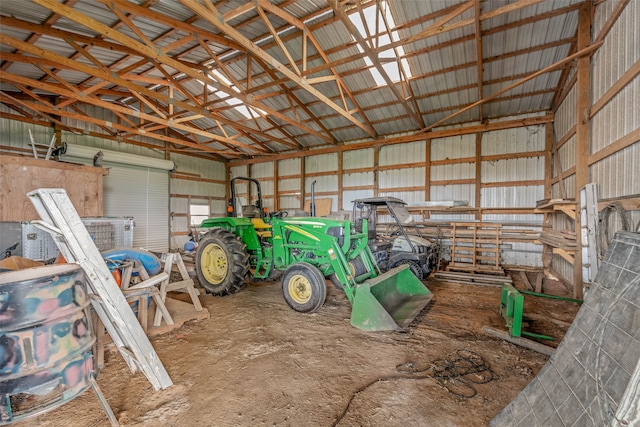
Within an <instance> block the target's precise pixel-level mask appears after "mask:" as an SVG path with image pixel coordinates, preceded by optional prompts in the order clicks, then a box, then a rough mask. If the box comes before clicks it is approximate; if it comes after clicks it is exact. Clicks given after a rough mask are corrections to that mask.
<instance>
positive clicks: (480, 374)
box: [333, 349, 499, 427]
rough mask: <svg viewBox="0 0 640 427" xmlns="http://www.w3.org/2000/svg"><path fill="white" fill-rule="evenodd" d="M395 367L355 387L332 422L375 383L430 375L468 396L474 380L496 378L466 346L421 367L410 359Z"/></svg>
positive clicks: (472, 391)
mask: <svg viewBox="0 0 640 427" xmlns="http://www.w3.org/2000/svg"><path fill="white" fill-rule="evenodd" d="M396 371H397V372H399V373H400V374H401V375H391V376H388V377H381V378H377V379H376V380H374V381H371V382H370V383H368V384H367V385H365V386H364V387H361V388H359V389H358V390H356V391H355V392H354V393H353V394H352V395H351V398H350V399H349V401H348V402H347V406H346V407H345V408H344V410H343V411H342V413H341V414H340V416H339V417H338V418H337V419H336V420H335V421H334V422H333V427H335V426H337V425H338V424H339V423H340V421H342V420H343V419H344V417H345V416H346V415H347V413H348V412H349V408H350V406H351V403H353V400H354V399H355V398H356V396H358V395H359V394H361V393H363V392H364V391H365V390H367V389H368V388H369V387H371V386H372V385H374V384H377V383H382V382H389V381H398V380H400V381H418V380H424V379H427V378H431V379H435V380H436V381H437V382H438V384H440V386H441V387H444V388H445V389H446V390H447V391H448V392H449V393H450V394H452V395H453V396H454V397H456V398H458V399H470V398H472V397H474V396H475V395H476V394H477V391H476V389H475V387H474V386H473V384H485V383H488V382H490V381H493V380H497V379H498V378H499V377H498V375H496V373H495V372H493V371H492V370H491V367H490V366H489V364H488V363H487V362H486V361H485V360H484V359H483V358H482V356H480V355H479V354H478V353H476V352H474V351H471V350H467V349H459V350H457V351H456V353H455V357H453V358H450V359H437V360H434V361H433V362H431V364H430V365H429V366H428V367H426V368H424V369H418V368H416V364H415V363H414V362H412V361H409V362H405V363H402V364H400V365H398V366H396Z"/></svg>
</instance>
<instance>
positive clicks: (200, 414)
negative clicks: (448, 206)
mask: <svg viewBox="0 0 640 427" xmlns="http://www.w3.org/2000/svg"><path fill="white" fill-rule="evenodd" d="M328 283H329V282H328ZM425 284H426V285H427V287H428V288H429V289H430V290H431V291H432V292H433V293H434V298H433V300H432V302H431V303H430V304H429V305H428V306H427V308H426V309H425V310H424V311H423V312H422V313H421V314H420V315H419V316H418V317H417V318H416V320H415V321H414V322H413V323H412V325H411V326H410V327H409V328H408V330H407V331H406V332H364V331H361V330H359V329H356V328H353V327H351V326H350V324H349V314H350V305H349V302H348V301H347V299H346V297H345V295H344V293H342V292H341V291H339V290H337V289H335V288H333V287H332V286H331V285H330V284H329V285H328V287H329V292H328V295H327V301H326V303H325V305H324V306H323V307H322V308H321V309H320V310H319V311H318V312H316V313H313V314H301V313H297V312H295V311H293V310H291V309H290V308H289V307H288V306H287V305H286V303H285V302H284V299H283V297H282V293H281V291H280V285H279V283H277V282H265V283H256V284H253V283H252V284H248V285H247V286H246V287H245V288H244V289H242V290H241V291H240V292H239V293H237V294H235V295H231V296H228V297H224V298H214V297H211V296H208V295H207V296H201V300H202V302H203V305H204V306H206V307H207V308H208V309H209V311H210V313H211V317H210V318H209V319H208V320H204V321H198V322H192V323H189V324H186V325H185V326H183V327H182V328H180V329H177V330H174V331H172V332H170V333H167V334H165V335H163V336H160V337H158V338H155V339H152V343H153V345H154V347H155V349H156V351H157V353H158V355H159V357H160V359H161V360H162V362H163V363H164V365H165V367H166V369H167V371H168V373H169V375H170V376H171V378H172V380H173V382H174V386H173V387H170V388H168V389H167V390H161V391H158V392H154V391H153V388H152V387H151V385H150V384H149V382H148V381H147V380H146V378H145V377H144V376H143V375H142V374H140V373H136V374H132V373H131V372H130V371H129V369H128V368H127V366H126V364H125V363H124V361H123V359H122V357H121V356H120V354H119V353H118V352H117V351H111V352H108V353H107V363H106V367H105V368H104V369H103V370H102V371H101V372H100V374H99V376H98V384H99V385H100V387H101V388H102V391H103V393H104V394H105V396H106V397H107V399H108V402H109V405H110V406H111V409H112V410H113V411H114V413H115V414H116V417H117V418H118V419H119V421H120V423H121V424H122V425H124V426H165V427H170V426H189V427H196V426H335V425H338V426H342V427H346V426H403V427H409V426H424V425H430V426H485V425H487V424H488V422H489V420H491V418H493V417H494V416H495V415H496V414H497V413H498V412H499V411H501V410H502V408H503V407H504V406H506V405H507V404H508V403H509V402H510V401H511V400H512V399H513V398H514V397H515V396H516V395H517V394H518V393H519V392H520V391H521V390H522V389H523V388H524V387H525V386H526V385H527V384H528V383H529V382H530V381H531V379H532V378H533V377H534V376H535V375H536V373H537V372H538V371H539V370H540V368H541V367H542V366H543V365H544V363H545V362H546V360H547V357H546V356H543V355H541V354H539V353H536V352H534V351H532V350H527V349H524V348H521V347H517V346H515V345H513V344H509V343H506V342H503V341H501V340H498V339H495V338H491V337H489V336H486V335H484V334H483V333H482V327H483V326H485V325H488V326H493V327H495V328H501V329H504V328H505V327H504V323H503V320H502V318H501V317H500V316H499V314H498V306H499V301H500V288H496V287H489V286H476V285H457V284H450V283H443V282H437V281H433V280H428V281H426V282H425ZM528 304H529V305H528V306H526V307H525V312H527V310H532V311H531V315H532V319H533V320H531V322H529V323H527V325H526V326H527V327H533V328H534V329H537V330H538V331H539V330H540V328H541V326H542V327H543V329H544V332H546V333H547V334H549V335H553V336H556V337H558V338H561V337H562V335H563V334H564V332H565V331H566V327H567V326H568V325H569V324H570V323H571V321H572V319H573V316H575V313H576V312H577V308H578V307H577V305H576V304H572V303H566V302H561V301H549V302H546V301H545V302H544V303H534V304H531V303H528ZM527 314H528V313H527ZM548 319H552V321H549V320H548ZM543 322H546V323H543ZM550 329H552V330H550ZM470 369H471V370H475V372H470V371H469V370H470ZM456 372H458V373H460V372H462V373H463V374H466V375H465V376H464V377H462V378H460V377H457V376H456V375H455V373H456ZM468 372H470V373H468ZM15 425H16V426H20V427H23V426H30V425H33V426H35V425H38V426H60V425H64V426H69V427H73V426H82V427H86V426H108V425H109V422H108V420H107V418H106V415H105V414H104V412H103V411H102V409H101V407H100V405H99V403H98V400H97V399H96V397H95V395H94V394H93V392H92V391H90V390H89V391H86V392H85V393H84V394H83V395H81V396H80V397H78V398H76V399H74V400H73V401H71V402H69V403H67V404H65V405H64V406H61V407H59V408H56V409H54V410H52V411H50V412H48V413H45V414H42V415H40V416H38V417H37V418H33V419H31V420H28V421H24V422H22V423H16V424H15Z"/></svg>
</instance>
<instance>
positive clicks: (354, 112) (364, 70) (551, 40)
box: [0, 0, 636, 158]
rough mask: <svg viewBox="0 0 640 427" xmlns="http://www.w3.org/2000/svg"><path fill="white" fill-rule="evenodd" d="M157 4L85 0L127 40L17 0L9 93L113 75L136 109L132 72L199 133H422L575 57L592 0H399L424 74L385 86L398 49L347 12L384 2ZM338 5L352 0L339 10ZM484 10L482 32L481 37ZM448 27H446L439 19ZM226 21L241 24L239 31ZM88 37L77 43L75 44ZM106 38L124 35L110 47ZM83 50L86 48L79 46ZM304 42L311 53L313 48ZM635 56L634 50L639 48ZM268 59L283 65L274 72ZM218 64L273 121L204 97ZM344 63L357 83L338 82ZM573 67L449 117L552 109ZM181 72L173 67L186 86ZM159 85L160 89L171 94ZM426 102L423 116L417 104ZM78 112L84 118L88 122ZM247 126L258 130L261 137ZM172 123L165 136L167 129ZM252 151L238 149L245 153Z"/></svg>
mask: <svg viewBox="0 0 640 427" xmlns="http://www.w3.org/2000/svg"><path fill="white" fill-rule="evenodd" d="M151 3H152V5H151V6H149V7H148V8H147V9H144V8H141V7H142V6H141V5H142V4H144V2H142V1H136V2H121V1H119V0H114V1H113V2H109V3H108V6H106V5H105V3H102V2H95V1H90V0H79V1H77V2H75V3H74V4H73V6H72V9H73V11H74V12H75V13H79V14H81V16H84V17H86V18H87V19H88V18H90V19H91V20H94V21H95V22H98V23H100V24H102V25H105V26H106V27H108V28H109V29H110V31H113V30H115V31H117V33H118V34H119V35H121V36H125V37H126V38H124V39H121V40H120V41H118V42H116V41H115V39H117V38H118V37H115V36H113V35H112V34H111V35H109V34H106V32H105V31H104V28H103V27H100V25H88V24H86V23H87V22H89V21H88V20H87V19H79V18H76V17H74V16H72V15H69V16H67V13H66V12H65V10H64V9H62V7H63V6H62V5H61V6H59V8H58V7H53V6H52V7H53V10H49V9H47V8H45V7H42V6H39V5H37V4H35V3H33V2H32V1H25V0H3V1H2V8H0V14H1V16H2V17H3V25H2V27H1V28H0V31H1V33H2V35H3V36H8V37H10V38H13V39H15V40H17V41H18V42H16V41H12V40H11V39H7V42H6V43H2V44H0V51H2V52H4V53H5V55H9V54H11V56H7V61H8V65H5V68H4V70H5V71H6V73H8V74H6V78H5V79H3V81H2V83H1V86H0V87H1V88H2V90H4V91H15V90H16V89H15V88H16V83H15V81H20V83H19V84H23V85H24V84H25V82H24V80H21V79H24V78H26V79H29V81H31V82H32V84H26V86H31V87H32V88H33V90H34V91H35V92H41V93H47V92H50V93H53V94H55V93H56V90H57V89H56V88H57V87H60V88H64V89H65V90H68V88H65V87H64V85H60V84H59V82H58V81H57V80H56V78H54V77H52V76H48V75H47V72H50V73H55V74H56V75H57V76H56V77H57V78H58V79H60V80H63V81H65V82H68V83H70V84H72V85H82V86H81V87H79V88H78V99H77V100H75V102H76V103H80V104H82V103H86V102H87V99H86V98H83V97H82V96H80V94H81V93H83V91H86V90H87V89H89V88H91V87H95V85H96V84H100V83H101V82H102V78H107V79H108V81H107V82H102V84H101V86H100V87H99V89H97V90H95V92H94V94H93V95H94V96H96V97H98V98H99V99H102V100H106V101H108V102H114V101H116V100H120V101H122V100H124V101H125V103H124V105H131V106H133V105H134V104H135V105H140V101H139V100H138V99H137V96H134V95H133V94H131V91H132V90H135V89H134V88H135V87H134V86H130V85H129V86H126V85H125V86H123V85H122V84H121V82H122V80H119V79H122V78H124V79H127V80H129V83H130V84H135V85H138V86H139V87H140V89H139V90H135V91H136V92H139V95H140V94H143V95H141V96H144V97H145V98H146V99H147V100H148V101H149V102H150V103H151V104H153V105H155V106H157V108H159V109H160V110H162V111H164V113H163V115H164V116H165V117H166V118H162V116H161V115H160V114H157V112H155V111H153V110H152V109H151V108H147V110H146V112H147V113H148V114H157V115H158V117H157V120H159V121H160V122H162V121H163V120H168V116H169V115H170V114H169V102H168V101H167V99H166V97H167V95H168V93H169V87H170V86H171V90H172V93H173V99H174V100H175V101H178V102H182V103H184V104H181V105H182V106H181V107H180V108H178V107H176V106H174V107H173V110H172V111H173V114H174V115H175V114H177V117H181V118H184V117H187V116H188V115H196V114H199V115H202V116H204V117H202V118H195V119H194V120H190V121H185V122H184V125H185V126H195V128H194V131H196V132H195V133H197V130H198V129H213V128H215V127H216V124H215V119H216V118H219V116H216V114H219V115H222V116H224V117H226V120H227V121H228V122H229V123H228V124H226V125H225V127H227V128H228V129H227V132H228V134H229V135H234V136H235V138H237V139H236V140H237V141H238V142H239V143H241V144H247V145H254V144H256V143H266V144H267V145H268V146H269V147H270V148H271V149H273V150H276V151H288V150H290V149H292V146H291V140H292V139H295V140H297V142H299V143H300V144H301V145H302V146H304V147H312V146H321V145H326V144H331V143H333V141H340V142H348V141H352V140H363V139H367V138H369V139H370V138H372V137H373V136H374V135H375V136H385V135H392V134H398V133H407V132H416V131H419V130H420V129H421V127H423V126H429V125H431V124H433V123H435V122H437V121H439V120H441V119H443V118H445V117H447V116H448V115H450V114H452V113H456V112H457V111H460V110H461V109H462V108H464V107H466V106H467V105H469V104H471V103H473V102H476V101H478V100H479V99H480V97H481V96H483V97H487V96H490V95H491V94H493V93H496V92H497V91H499V90H501V89H504V88H506V87H508V86H509V85H512V84H515V83H517V82H518V81H519V80H520V79H522V78H523V77H525V76H526V75H529V74H531V73H533V72H536V71H538V70H540V69H543V68H545V67H548V66H549V65H551V64H553V63H555V62H557V61H559V60H561V59H563V58H565V57H566V56H567V55H569V54H570V46H571V44H572V42H574V41H575V36H576V29H577V19H578V18H577V15H578V14H577V8H578V6H579V5H580V4H581V3H582V0H566V1H561V2H559V1H554V0H544V1H541V2H538V3H536V4H534V5H531V6H527V7H521V8H517V3H509V2H505V1H504V0H484V1H482V2H481V12H480V13H481V14H480V16H479V17H476V16H475V14H476V10H475V7H472V6H471V7H466V8H464V11H462V12H461V13H459V14H458V15H457V16H453V17H452V19H450V20H448V21H447V22H444V23H443V22H440V21H441V20H442V19H443V17H444V16H445V15H446V14H451V13H453V12H454V11H455V10H461V7H463V6H464V5H465V2H464V1H463V0H449V1H400V2H396V1H389V2H388V7H389V8H390V12H391V15H392V18H393V20H394V26H393V28H390V29H389V31H390V32H391V33H393V34H396V33H397V34H398V36H399V41H398V42H397V43H396V46H402V47H403V49H404V55H405V56H404V57H405V58H406V60H407V61H408V64H409V69H410V72H411V77H410V78H409V81H408V84H409V86H407V82H405V83H396V84H394V86H395V89H394V90H392V88H390V87H389V86H387V85H386V84H382V85H379V83H376V79H375V78H374V73H376V72H377V71H376V67H375V65H374V62H372V61H376V60H378V59H380V58H383V55H382V54H381V51H383V50H386V49H387V48H385V47H378V48H377V47H375V43H376V42H375V41H374V43H373V44H372V45H371V46H373V49H374V51H375V55H374V56H372V57H368V53H367V52H364V53H363V49H362V47H358V43H357V42H356V41H355V40H356V39H357V38H360V37H361V36H362V35H360V36H358V37H356V36H357V35H355V34H351V33H350V30H349V28H348V27H349V26H350V25H351V24H349V25H347V22H343V21H342V18H341V17H342V13H343V12H344V13H346V14H349V13H357V9H358V7H362V8H366V7H369V6H371V5H380V6H383V5H385V4H386V3H385V2H382V1H376V2H374V1H363V2H357V3H356V4H351V3H347V4H342V5H340V6H336V5H335V3H334V2H328V1H326V0H313V1H310V0H290V1H286V2H285V1H281V2H270V3H269V4H270V5H271V6H269V5H267V4H264V5H261V4H260V3H259V2H256V3H251V4H249V3H247V2H245V1H243V0H232V1H224V2H218V3H216V4H215V7H217V8H218V14H215V13H212V14H208V12H207V13H204V12H203V15H202V16H200V15H198V14H197V13H196V12H195V11H194V10H195V9H194V10H192V9H191V8H189V7H187V6H185V5H183V4H182V3H181V2H179V1H172V0H159V1H155V2H151ZM273 5H275V6H277V7H280V8H281V10H282V11H283V12H284V14H285V15H281V14H274V13H271V12H270V11H269V8H270V7H272V6H273ZM506 5H510V6H511V7H515V10H512V11H510V12H508V13H498V14H497V15H496V16H494V17H491V18H486V16H485V15H486V14H487V13H489V12H491V13H495V12H496V11H500V10H501V9H500V8H502V7H504V6H506ZM257 7H263V10H264V14H265V15H266V16H267V20H268V23H267V22H265V21H263V19H262V17H261V15H260V14H259V13H258V10H257V9H256V8H257ZM333 7H340V8H341V9H335V10H334V9H332V8H333ZM632 7H636V6H632ZM112 8H113V9H115V10H117V11H118V12H119V13H121V14H123V15H125V16H128V19H129V20H130V21H131V23H132V25H134V26H135V28H130V27H129V24H128V23H127V22H121V21H120V19H119V17H118V15H117V14H116V13H114V11H113V10H111V9H112ZM599 9H602V10H603V8H599ZM609 9H611V7H609ZM602 13H603V12H601V13H600V15H602ZM287 14H289V15H290V16H289V17H287V16H286V15H287ZM225 15H226V16H227V17H228V21H227V22H225V23H224V24H222V25H221V24H219V23H218V24H216V23H214V22H213V21H215V20H216V19H218V18H220V17H224V16H225ZM600 15H598V17H597V23H596V25H600V26H601V25H602V21H603V20H604V18H603V17H601V16H600ZM476 18H478V19H479V22H480V27H481V30H482V32H481V33H480V34H478V35H476V25H475V21H476ZM622 19H632V18H624V17H623V18H622ZM299 22H302V23H303V25H305V31H306V33H303V32H302V31H301V30H300V29H299V28H297V27H296V25H298V23H299ZM32 24H36V25H35V26H33V25H32ZM267 24H268V25H267ZM436 24H438V25H439V27H437V28H436V27H435V25H436ZM224 25H229V26H230V27H228V28H229V29H228V30H227V29H226V28H225V27H224ZM269 26H271V27H273V28H274V29H275V31H276V32H277V34H278V38H279V39H280V41H281V42H282V43H283V45H284V46H285V49H286V52H285V51H283V50H282V48H281V46H280V45H279V43H276V40H275V38H274V36H273V35H272V34H271V32H270V29H269ZM450 27H451V28H453V27H455V28H454V29H449V28H450ZM57 30H60V31H64V32H66V33H64V34H66V35H64V36H63V35H62V34H63V33H56V31H57ZM140 33H141V34H144V37H143V38H144V39H148V40H150V41H151V42H150V43H151V45H149V43H148V42H147V41H146V40H143V38H141V37H140V36H139V34H140ZM237 34H240V35H241V36H240V37H238V36H237ZM305 34H306V35H308V34H311V35H312V36H313V38H314V39H315V40H316V41H317V43H318V46H317V47H316V46H314V43H313V42H312V40H311V39H309V38H306V37H305ZM87 37H89V38H87ZM74 38H75V40H74V43H75V44H72V43H69V42H68V40H70V39H74ZM476 38H479V40H480V41H481V43H482V51H483V55H482V58H478V53H477V52H476ZM612 39H613V38H612ZM375 40H377V38H376V39H375ZM21 41H28V43H29V44H30V45H34V46H37V47H38V48H40V49H41V50H40V51H36V50H33V51H28V50H29V49H26V50H27V51H26V52H25V49H23V48H21V46H22V45H19V42H21ZM105 41H109V42H110V43H111V44H110V45H107V44H105ZM200 42H204V43H206V45H207V46H208V47H209V48H210V49H211V51H213V52H214V53H215V55H217V56H218V58H219V60H220V61H222V63H223V64H224V65H223V66H222V67H221V66H220V65H219V64H218V63H216V61H214V59H213V58H211V55H210V54H209V52H208V51H207V50H206V49H203V47H202V46H201V45H200ZM78 46H81V47H82V48H83V51H78V49H77V47H78ZM304 46H306V51H303V49H304ZM371 46H370V47H369V48H371ZM625 46H626V48H625V49H627V50H629V49H630V48H629V44H626V45H625ZM365 47H366V46H365ZM369 48H368V49H369ZM318 49H321V51H319V50H318ZM376 49H377V51H376ZM164 50H168V51H167V52H164ZM305 52H306V57H304V54H305ZM628 54H629V55H628V56H632V57H633V56H634V53H633V52H632V51H630V52H628ZM55 55H58V56H59V57H64V58H69V59H73V60H74V61H76V62H77V63H78V64H82V65H84V66H85V67H90V68H93V69H95V72H91V73H87V72H84V71H81V70H80V69H75V67H72V66H70V65H69V64H66V65H65V64H62V63H58V60H59V57H56V56H55ZM33 56H35V57H37V58H38V60H39V61H40V63H41V64H43V65H41V67H44V69H38V68H37V67H35V66H33V65H30V64H29V63H28V61H29V57H33ZM290 57H291V58H293V60H294V61H295V62H296V66H295V67H293V66H292V65H291V64H290V60H289V58H290ZM621 57H624V55H623V56H621ZM149 58H153V59H154V61H155V62H152V61H149ZM324 58H329V61H330V63H329V64H327V62H326V61H325V59H324ZM479 60H481V61H482V83H481V84H479V82H478V73H479V70H478V64H479V62H480V61H479ZM47 61H48V62H47ZM382 61H383V62H384V59H383V60H382ZM98 64H101V66H104V67H110V68H111V72H112V73H111V75H110V77H104V75H103V74H100V72H101V71H103V70H104V69H103V68H101V67H100V66H98ZM372 64H373V65H372ZM249 67H250V68H249ZM265 68H269V72H268V73H267V72H265ZM601 68H602V67H601ZM622 68H625V67H622ZM622 68H621V69H622ZM207 69H208V70H213V69H219V71H220V72H221V73H222V74H226V72H227V71H228V72H230V73H231V75H232V76H233V79H235V81H237V82H238V86H237V89H238V98H241V99H242V100H244V101H246V102H249V103H250V104H252V105H253V106H254V107H256V108H265V109H269V111H270V116H271V117H270V121H267V120H265V119H264V118H256V119H250V118H249V119H247V118H246V117H245V116H243V115H242V114H241V113H239V112H238V111H236V110H235V109H234V108H231V107H229V106H225V105H220V104H216V103H214V104H210V105H205V98H206V99H207V102H208V101H211V99H210V98H211V97H210V96H208V94H207V97H205V96H204V93H203V92H204V91H205V89H204V87H203V85H202V84H200V83H197V82H196V80H195V79H196V78H197V79H199V77H197V76H198V75H199V73H201V72H202V71H203V70H207ZM248 69H250V72H248ZM332 69H333V70H335V73H337V79H338V80H341V81H342V82H344V86H342V85H340V86H338V84H337V80H336V76H334V71H332ZM123 71H124V74H123ZM569 72H572V71H571V70H570V71H569ZM114 73H119V74H117V75H116V74H114ZM560 74H561V71H559V70H557V71H553V72H551V73H548V74H544V75H542V76H540V77H539V78H536V79H534V80H532V81H530V82H528V83H526V84H524V85H520V86H517V87H516V88H514V89H513V90H511V91H509V92H507V93H505V94H504V95H501V96H500V97H499V98H498V99H496V100H494V101H491V102H488V103H486V104H485V105H484V106H483V107H482V108H479V107H476V108H473V109H470V110H468V111H466V112H463V113H461V114H459V115H457V116H456V117H454V118H451V119H450V120H448V121H447V123H445V124H446V125H451V124H460V123H471V122H475V121H479V120H486V119H489V118H494V117H504V116H509V115H514V114H518V113H527V112H538V111H545V110H549V109H550V108H551V103H552V102H553V100H554V98H555V97H556V94H558V93H559V92H560V91H561V90H562V89H563V88H559V87H558V85H559V84H560V81H561V79H560ZM136 75H138V76H137V77H133V76H136ZM167 75H170V76H172V79H173V81H171V80H170V79H168V78H167ZM16 76H17V77H16ZM614 77H615V76H614ZM318 78H321V79H325V81H324V82H314V80H313V79H318ZM154 79H156V80H154ZM5 80H6V81H5ZM563 81H566V79H565V80H563ZM309 82H312V83H309ZM84 85H86V87H85V86H84ZM603 87H604V86H603ZM606 87H608V86H606ZM145 91H146V92H145ZM154 93H157V94H158V95H157V97H156V96H155V95H153V94H154ZM121 94H122V96H120V95H121ZM412 96H414V97H415V98H416V99H415V102H413V101H412V100H411V97H412ZM295 98H297V99H299V100H300V102H301V103H302V104H304V106H305V107H306V109H307V111H305V109H303V108H302V107H301V106H300V105H298V103H297V101H296V100H295ZM132 100H133V103H131V101H132ZM31 102H32V103H33V105H34V108H38V101H37V100H33V101H31ZM127 102H129V104H127ZM121 105H122V104H121ZM184 105H189V108H188V109H186V110H184V109H183V107H184ZM416 105H417V106H418V109H419V111H417V112H414V111H413V110H414V108H415V106H416ZM207 108H210V111H207ZM70 111H71V110H70ZM362 112H364V115H363V113H362ZM135 115H136V113H135V110H134V109H132V110H131V114H130V115H129V116H130V117H131V121H133V122H135V121H137V119H135ZM310 115H311V116H310ZM63 120H67V118H63ZM77 120H82V118H81V117H77ZM234 123H238V124H240V125H241V126H242V129H243V130H240V129H237V130H235V131H234V130H232V129H231V127H232V126H233V124H234ZM319 123H321V124H322V126H321V125H319ZM165 124H166V125H167V126H170V123H169V122H166V123H165ZM323 127H324V128H323ZM247 129H250V130H251V132H249V133H250V134H251V135H249V133H248V132H247ZM103 131H104V130H96V132H103ZM114 132H121V131H114ZM158 132H159V135H162V133H160V132H162V131H158ZM177 132H178V133H177V135H178V136H179V135H180V134H181V135H183V137H184V138H185V141H192V140H194V139H196V140H199V141H202V142H205V143H206V146H210V147H214V146H215V147H224V145H221V144H220V143H218V142H215V139H213V140H211V139H210V140H207V138H206V137H204V136H202V135H199V136H197V137H191V136H189V135H188V133H189V132H186V131H184V130H179V131H177ZM284 133H287V135H285V134H284ZM174 135H176V134H175V133H174ZM151 137H153V134H151ZM190 138H191V139H190ZM274 138H275V139H276V141H274ZM278 139H281V140H282V143H281V142H279V141H277V140H278ZM249 151H250V150H247V149H246V148H243V149H238V150H237V155H238V156H240V155H242V154H244V153H247V152H249ZM254 154H255V153H254ZM221 158H232V156H222V157H221Z"/></svg>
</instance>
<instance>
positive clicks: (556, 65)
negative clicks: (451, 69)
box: [420, 42, 602, 132]
mask: <svg viewBox="0 0 640 427" xmlns="http://www.w3.org/2000/svg"><path fill="white" fill-rule="evenodd" d="M601 45H602V42H599V43H596V44H592V45H591V46H589V47H587V48H585V49H582V50H580V51H578V52H576V53H574V54H573V55H569V56H567V57H566V58H564V59H562V60H560V61H557V62H555V63H553V64H551V65H549V66H548V67H545V68H543V69H542V70H539V71H536V72H535V73H532V74H530V75H529V76H527V77H525V78H523V79H521V80H519V81H517V82H516V83H514V84H511V85H509V86H507V87H505V88H503V89H501V90H499V91H497V92H495V93H493V94H491V95H490V96H487V97H486V98H483V99H481V100H479V101H477V102H474V103H472V104H469V105H467V106H466V107H464V108H461V109H460V110H458V111H456V112H455V113H453V114H450V115H448V116H447V117H444V118H442V119H440V120H438V121H437V122H435V123H432V124H430V125H429V126H427V127H426V128H424V129H421V130H420V132H427V131H429V130H431V129H433V128H434V127H437V126H438V125H441V124H443V123H446V122H447V121H449V120H450V119H452V118H454V117H456V116H458V115H460V114H462V113H464V112H465V111H469V110H471V109H472V108H475V107H477V106H478V105H482V104H484V103H486V102H488V101H490V100H492V99H494V98H497V97H498V96H500V95H502V94H503V93H506V92H508V91H510V90H511V89H513V88H515V87H517V86H520V85H522V84H524V83H526V82H528V81H530V80H533V79H535V78H536V77H538V76H541V75H543V74H546V73H548V72H550V71H554V70H556V69H558V68H560V67H562V66H563V65H564V64H566V63H567V62H570V61H573V60H574V59H577V58H580V57H582V56H584V55H589V54H590V53H591V52H593V51H595V50H596V49H597V48H598V47H600V46H601Z"/></svg>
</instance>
